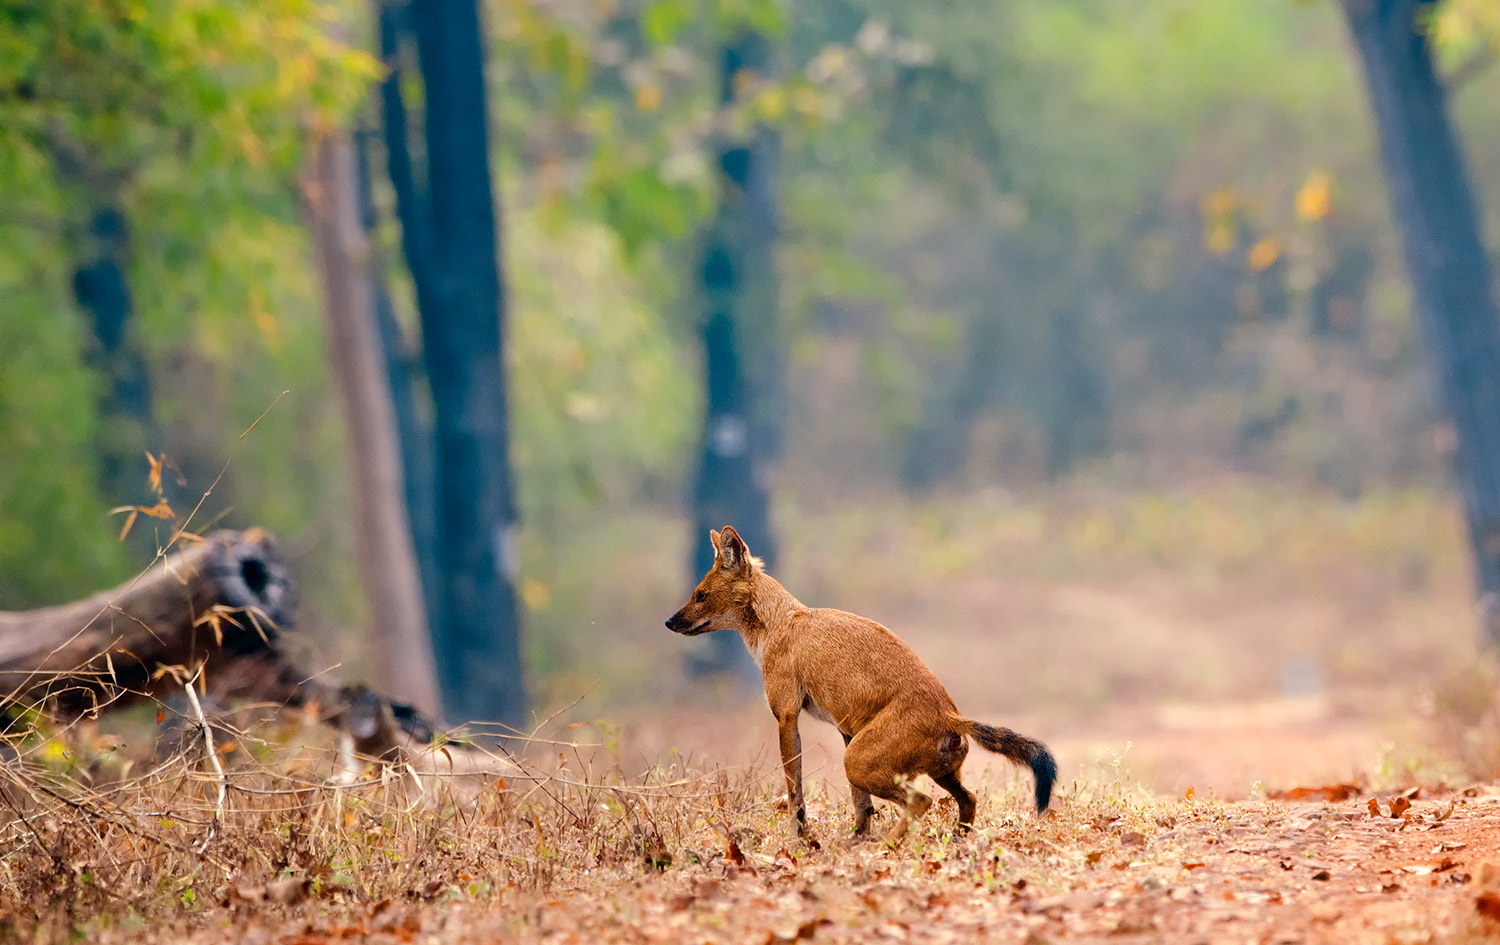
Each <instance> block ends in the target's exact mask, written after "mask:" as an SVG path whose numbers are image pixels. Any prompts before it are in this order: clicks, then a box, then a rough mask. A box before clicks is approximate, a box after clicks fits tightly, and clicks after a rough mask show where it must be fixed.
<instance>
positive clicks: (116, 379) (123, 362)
mask: <svg viewBox="0 0 1500 945" xmlns="http://www.w3.org/2000/svg"><path fill="white" fill-rule="evenodd" d="M88 239H89V241H90V243H91V244H92V245H91V246H90V250H91V252H90V253H89V255H91V256H92V257H93V258H92V259H90V260H89V261H88V262H86V263H84V264H82V265H80V266H79V267H78V268H77V269H76V270H74V272H73V297H74V298H75V299H77V300H78V304H79V305H81V306H82V307H83V309H84V311H86V312H88V314H89V321H90V326H91V328H92V329H93V342H94V343H93V345H92V346H91V348H90V351H89V357H88V360H89V362H90V363H91V364H92V365H93V366H94V368H95V369H96V370H97V371H98V372H99V374H100V375H101V376H102V377H103V379H104V387H103V391H102V392H101V394H100V397H99V433H98V444H99V490H100V493H101V494H102V495H104V496H105V497H106V498H107V499H108V500H109V501H110V502H113V503H116V504H118V503H123V502H130V501H133V500H134V499H135V497H136V496H137V494H138V493H140V492H141V491H142V489H143V487H144V486H145V482H146V458H145V456H144V455H143V451H144V450H145V449H146V448H147V445H148V443H149V441H150V437H151V434H152V432H153V430H154V428H155V418H154V416H153V414H154V411H153V409H152V404H151V374H150V370H149V369H148V368H147V366H146V356H145V354H144V353H143V352H142V351H141V346H140V342H139V340H138V339H137V338H136V332H135V328H134V325H135V317H134V316H135V305H134V304H133V302H132V299H131V293H130V283H129V282H128V281H127V280H126V278H125V271H126V267H127V266H128V265H129V251H130V230H129V226H128V224H127V223H126V220H125V215H124V214H123V213H121V212H120V211H119V210H118V209H117V208H116V207H114V206H103V207H100V208H99V209H97V210H95V211H94V215H93V219H92V220H91V221H90V223H89V235H88Z"/></svg>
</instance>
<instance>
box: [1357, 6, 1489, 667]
mask: <svg viewBox="0 0 1500 945" xmlns="http://www.w3.org/2000/svg"><path fill="white" fill-rule="evenodd" d="M1429 7H1430V4H1429V3H1426V2H1422V0H1345V2H1344V12H1345V14H1346V16H1347V19H1348V22H1349V28H1350V32H1351V34H1352V36H1353V39H1354V45H1355V48H1356V49H1357V50H1358V51H1359V58H1360V62H1361V64H1362V65H1363V67H1364V76H1365V84H1366V87H1367V89H1368V90H1369V96H1370V106H1371V109H1372V111H1373V112H1374V115H1375V124H1376V127H1377V128H1378V130H1379V133H1380V150H1381V159H1382V162H1383V163H1384V166H1385V175H1386V184H1387V186H1388V188H1389V190H1390V200H1391V207H1392V210H1393V211H1394V214H1395V217H1396V221H1397V223H1398V224H1399V226H1400V228H1401V234H1402V240H1403V243H1404V247H1405V254H1406V267H1407V272H1408V274H1409V277H1410V279H1411V285H1412V295H1413V298H1414V301H1415V304H1416V315H1417V321H1418V323H1419V324H1420V326H1421V332H1422V338H1423V343H1424V344H1425V346H1426V348H1427V355H1428V359H1429V361H1430V362H1431V364H1432V371H1433V375H1434V377H1435V379H1436V382H1437V388H1438V391H1439V395H1440V398H1441V402H1442V407H1443V409H1444V411H1445V412H1446V414H1447V416H1448V418H1449V420H1450V421H1451V422H1452V423H1453V426H1454V430H1455V432H1456V434H1457V439H1458V452H1457V456H1456V463H1457V469H1456V473H1457V478H1458V484H1459V490H1460V493H1461V494H1462V498H1463V507H1464V513H1465V515H1466V517H1467V519H1468V526H1469V541H1470V546H1471V548H1472V551H1473V554H1474V568H1475V574H1476V579H1477V584H1478V591H1479V594H1480V596H1481V603H1482V610H1483V621H1484V628H1483V629H1484V634H1485V637H1486V639H1487V640H1488V641H1489V642H1490V643H1491V644H1496V643H1500V606H1497V601H1500V309H1497V306H1496V304H1495V297H1494V295H1493V293H1492V286H1491V282H1490V272H1489V265H1488V261H1487V260H1486V257H1485V250H1484V243H1483V241H1482V238H1481V234H1480V228H1479V212H1478V209H1477V202H1476V200H1475V196H1474V191H1473V188H1472V187H1471V186H1470V183H1469V175H1468V170H1467V168H1465V166H1464V162H1463V158H1462V156H1461V154H1460V152H1459V145H1458V139H1457V135H1456V134H1455V132H1454V129H1453V126H1452V123H1451V122H1450V121H1449V118H1448V110H1447V104H1446V100H1445V99H1446V96H1445V94H1444V89H1443V85H1442V82H1441V80H1440V79H1439V78H1438V75H1437V72H1436V70H1435V69H1434V65H1433V60H1432V50H1431V48H1430V46H1429V38H1428V35H1427V33H1426V32H1425V31H1424V30H1423V29H1421V26H1420V24H1419V23H1418V19H1417V18H1418V16H1419V14H1420V13H1421V11H1423V10H1424V9H1427V8H1429Z"/></svg>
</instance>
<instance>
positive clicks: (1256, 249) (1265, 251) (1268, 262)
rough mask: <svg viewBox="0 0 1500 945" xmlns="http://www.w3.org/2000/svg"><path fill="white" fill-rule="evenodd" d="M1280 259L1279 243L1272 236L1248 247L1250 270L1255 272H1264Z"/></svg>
mask: <svg viewBox="0 0 1500 945" xmlns="http://www.w3.org/2000/svg"><path fill="white" fill-rule="evenodd" d="M1280 258H1281V241H1280V240H1278V239H1277V238H1276V237H1274V236H1268V237H1266V238H1265V239H1263V240H1261V241H1260V242H1258V243H1256V244H1255V245H1254V246H1252V247H1250V256H1249V262H1250V268H1251V269H1253V270H1255V271H1256V272H1265V271H1266V270H1267V269H1270V268H1271V267H1272V266H1274V265H1275V264H1276V260H1278V259H1280Z"/></svg>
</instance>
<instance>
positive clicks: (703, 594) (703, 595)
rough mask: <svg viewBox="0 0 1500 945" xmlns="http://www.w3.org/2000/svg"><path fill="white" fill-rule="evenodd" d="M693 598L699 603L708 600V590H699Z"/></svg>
mask: <svg viewBox="0 0 1500 945" xmlns="http://www.w3.org/2000/svg"><path fill="white" fill-rule="evenodd" d="M693 600H694V601H695V602H696V603H699V604H701V603H703V602H704V601H706V600H708V591H699V592H698V595H697V596H696V597H694V598H693Z"/></svg>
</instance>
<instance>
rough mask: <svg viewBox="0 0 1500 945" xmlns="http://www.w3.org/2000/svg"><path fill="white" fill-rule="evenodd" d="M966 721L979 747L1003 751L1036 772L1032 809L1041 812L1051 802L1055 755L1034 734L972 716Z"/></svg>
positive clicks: (1055, 775)
mask: <svg viewBox="0 0 1500 945" xmlns="http://www.w3.org/2000/svg"><path fill="white" fill-rule="evenodd" d="M964 721H965V722H967V723H968V724H969V730H968V732H967V733H965V734H968V735H970V736H972V737H973V739H974V740H975V741H976V742H978V743H979V744H980V746H981V747H983V748H985V749H986V750H988V751H992V752H994V753H995V754H997V755H1004V756H1005V757H1007V758H1009V759H1010V760H1011V761H1014V762H1016V763H1017V764H1023V765H1030V766H1031V773H1032V774H1033V775H1035V776H1036V812H1037V813H1038V814H1041V813H1045V812H1046V810H1047V805H1048V804H1050V803H1052V782H1054V781H1056V780H1057V759H1055V758H1053V757H1052V752H1050V751H1048V750H1047V746H1046V745H1043V744H1042V743H1041V742H1039V741H1037V740H1036V739H1034V738H1027V737H1026V736H1025V735H1022V734H1020V733H1018V732H1012V731H1011V730H1010V729H1008V728H1002V727H1000V726H996V725H985V724H984V723H983V722H975V721H974V720H973V719H964Z"/></svg>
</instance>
